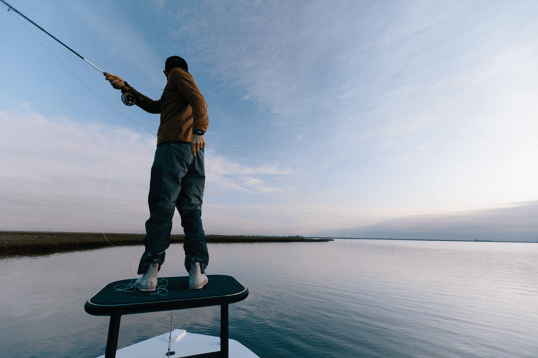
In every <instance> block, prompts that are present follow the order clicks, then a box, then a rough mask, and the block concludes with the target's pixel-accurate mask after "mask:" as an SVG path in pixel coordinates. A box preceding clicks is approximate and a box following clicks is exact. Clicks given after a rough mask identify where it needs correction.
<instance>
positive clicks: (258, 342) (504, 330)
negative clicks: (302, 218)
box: [0, 240, 538, 358]
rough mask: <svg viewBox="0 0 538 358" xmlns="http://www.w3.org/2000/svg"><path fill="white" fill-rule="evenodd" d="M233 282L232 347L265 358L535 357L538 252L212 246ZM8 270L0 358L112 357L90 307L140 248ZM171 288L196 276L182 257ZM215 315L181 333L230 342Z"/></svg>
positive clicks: (164, 317)
mask: <svg viewBox="0 0 538 358" xmlns="http://www.w3.org/2000/svg"><path fill="white" fill-rule="evenodd" d="M209 249H210V255H211V260H212V261H211V263H210V267H209V268H208V273H209V274H228V275H232V276H234V277H236V278H237V279H238V280H239V281H240V282H242V283H243V284H244V285H245V286H247V287H248V288H249V290H250V295H249V297H248V298H247V299H246V300H245V301H242V302H239V303H235V304H232V305H231V306H230V335H231V338H233V339H236V340H238V341H239V342H241V343H243V344H244V345H245V346H247V347H249V348H250V349H251V350H252V351H254V352H255V353H256V354H258V355H259V356H261V357H290V358H291V357H443V358H444V357H496V358H499V357H510V358H513V357H529V358H530V357H532V358H535V357H538V244H524V243H475V242H418V241H370V240H352V241H351V240H345V241H335V242H329V243H287V244H283V243H263V244H220V245H216V244H210V245H209ZM136 251H137V248H136V247H127V248H108V249H103V250H97V251H89V252H78V253H68V254H59V255H53V256H48V257H41V258H22V259H11V260H1V261H0V287H1V294H0V297H1V300H0V337H1V346H2V347H1V352H2V353H0V355H1V356H2V357H96V356H99V355H101V354H104V350H105V343H106V335H107V331H108V317H96V316H90V315H88V314H86V313H85V312H84V303H85V302H86V300H87V299H88V298H90V297H91V296H92V295H93V294H94V293H96V292H97V291H98V290H99V289H101V288H102V287H103V286H104V285H105V284H107V283H109V282H111V281H115V280H120V279H125V278H129V277H131V273H130V270H129V261H130V260H131V258H132V257H133V256H135V257H134V259H133V260H132V262H131V263H130V267H131V270H132V271H133V273H134V272H135V271H136V266H137V263H138V259H139V257H140V255H141V252H140V251H142V248H140V251H139V252H138V253H137V252H136ZM167 257H168V258H167V260H168V261H167V262H166V264H165V266H163V268H162V270H161V276H174V275H185V274H186V272H185V270H184V268H183V267H182V262H183V251H182V247H181V246H179V245H173V246H172V247H171V248H170V249H169V252H168V254H167ZM219 321H220V311H219V309H218V308H217V307H208V308H199V309H193V310H185V311H175V312H174V326H175V327H176V328H183V329H187V331H190V332H194V333H203V334H211V335H215V336H218V335H219ZM169 324H170V312H161V313H152V314H143V315H128V316H123V317H122V325H121V329H120V341H119V347H124V346H126V345H130V344H133V343H136V342H139V341H141V340H144V339H147V338H150V337H153V336H155V335H157V334H161V333H165V332H167V331H168V328H169Z"/></svg>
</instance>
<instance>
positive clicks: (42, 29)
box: [0, 0, 104, 73]
mask: <svg viewBox="0 0 538 358" xmlns="http://www.w3.org/2000/svg"><path fill="white" fill-rule="evenodd" d="M0 1H1V2H3V3H4V4H6V5H7V7H8V10H7V11H9V10H13V11H15V12H16V13H17V14H19V15H21V16H22V17H24V18H25V19H26V20H28V21H30V22H31V23H32V24H33V25H34V26H35V27H37V28H38V29H40V30H41V31H43V32H44V33H46V34H47V35H49V36H50V37H52V38H53V39H55V40H56V41H58V42H59V43H60V44H62V45H63V46H64V47H65V48H66V49H68V50H69V51H71V52H73V53H74V54H75V55H77V56H78V57H80V58H81V59H83V60H84V61H86V62H87V63H89V64H90V65H92V66H93V68H95V69H96V70H97V71H99V72H101V73H104V72H103V71H102V70H101V69H100V68H99V67H97V66H95V65H94V64H93V63H91V62H90V61H88V60H86V59H85V58H84V57H82V56H81V55H79V54H78V53H77V52H75V51H74V50H73V49H72V48H71V47H69V46H67V45H66V44H64V43H63V42H62V41H60V40H58V39H57V38H56V37H54V36H52V35H51V34H49V33H48V32H47V31H46V30H45V29H44V28H42V27H41V26H39V25H38V24H36V23H35V22H33V21H32V20H30V19H29V18H27V17H26V16H24V15H23V14H22V13H20V12H19V11H18V10H17V9H15V8H14V7H13V6H11V5H9V4H8V3H7V2H5V1H4V0H0Z"/></svg>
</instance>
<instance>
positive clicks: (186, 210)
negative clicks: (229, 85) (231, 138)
mask: <svg viewBox="0 0 538 358" xmlns="http://www.w3.org/2000/svg"><path fill="white" fill-rule="evenodd" d="M163 72H164V74H165V76H166V78H167V80H168V82H167V84H166V87H165V88H164V92H163V94H162V96H161V98H160V99H159V100H157V101H154V100H152V99H150V98H148V97H146V96H144V95H143V94H141V93H140V92H138V91H136V90H135V89H134V88H133V87H132V86H130V85H129V84H128V83H127V82H125V81H123V80H122V79H121V78H120V77H118V76H115V75H111V74H109V73H105V76H106V79H107V80H108V81H110V83H111V84H112V87H114V88H115V89H118V90H121V92H122V93H123V94H126V93H127V92H129V93H131V94H132V96H133V97H134V100H135V104H136V105H137V106H138V107H140V108H142V109H143V110H144V111H146V112H149V113H160V114H161V123H160V125H159V130H158V131H157V149H156V151H155V159H154V161H153V166H152V167H151V181H150V189H149V196H148V203H149V211H150V217H149V219H148V220H147V221H146V236H145V237H144V245H145V248H146V250H145V252H144V254H143V255H142V258H141V259H140V264H139V266H138V274H139V275H143V276H142V277H140V278H139V279H138V280H137V281H136V287H137V288H138V289H139V290H141V291H155V290H156V288H157V273H158V271H159V270H160V268H161V266H162V265H163V263H164V257H165V250H166V249H167V248H168V247H169V246H170V233H171V231H172V217H173V216H174V210H175V208H177V210H178V212H179V214H180V216H181V226H183V230H184V232H185V242H184V244H183V248H184V250H185V268H186V269H187V271H188V272H189V288H191V289H200V288H202V287H203V286H204V285H205V284H206V283H207V282H208V279H207V276H206V275H205V274H204V272H205V269H206V267H207V265H208V263H209V254H208V251H207V245H206V242H205V234H204V229H203V226H202V218H201V215H202V198H203V194H204V184H205V172H204V148H205V139H204V133H205V132H206V131H207V127H208V124H209V121H208V114H207V103H206V101H205V99H204V97H203V96H202V93H201V92H200V90H199V89H198V86H197V85H196V82H194V79H193V77H192V76H191V75H190V73H189V72H188V66H187V62H186V61H185V60H184V59H183V58H181V57H179V56H172V57H169V58H168V59H167V60H166V62H165V70H164V71H163Z"/></svg>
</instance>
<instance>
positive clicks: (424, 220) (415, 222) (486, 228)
mask: <svg viewBox="0 0 538 358" xmlns="http://www.w3.org/2000/svg"><path fill="white" fill-rule="evenodd" d="M537 217H538V201H531V202H522V203H514V204H510V205H505V206H501V207H496V208H491V209H487V210H477V211H467V212H460V213H453V214H445V215H421V216H408V217H401V218H394V219H389V220H385V221H381V222H379V223H376V224H373V225H367V226H363V227H359V228H356V229H347V230H336V231H334V232H333V235H335V236H346V237H358V238H401V239H426V240H427V239H442V240H498V241H538V220H536V218H537ZM327 233H328V232H327V231H326V232H325V234H327Z"/></svg>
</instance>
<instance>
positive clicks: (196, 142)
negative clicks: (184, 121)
mask: <svg viewBox="0 0 538 358" xmlns="http://www.w3.org/2000/svg"><path fill="white" fill-rule="evenodd" d="M204 148H205V138H204V135H203V134H201V135H199V134H193V135H192V152H191V153H192V155H194V156H196V152H199V151H200V150H202V149H204Z"/></svg>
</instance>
